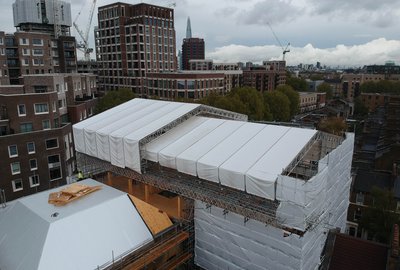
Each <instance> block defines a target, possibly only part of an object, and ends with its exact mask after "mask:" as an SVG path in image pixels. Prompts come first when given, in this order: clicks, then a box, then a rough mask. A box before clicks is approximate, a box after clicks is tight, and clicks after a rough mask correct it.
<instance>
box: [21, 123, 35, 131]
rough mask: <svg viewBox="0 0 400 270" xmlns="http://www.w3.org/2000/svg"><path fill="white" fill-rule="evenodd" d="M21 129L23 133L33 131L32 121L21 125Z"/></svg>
mask: <svg viewBox="0 0 400 270" xmlns="http://www.w3.org/2000/svg"><path fill="white" fill-rule="evenodd" d="M20 131H21V133H26V132H31V131H33V124H32V123H22V124H21V125H20Z"/></svg>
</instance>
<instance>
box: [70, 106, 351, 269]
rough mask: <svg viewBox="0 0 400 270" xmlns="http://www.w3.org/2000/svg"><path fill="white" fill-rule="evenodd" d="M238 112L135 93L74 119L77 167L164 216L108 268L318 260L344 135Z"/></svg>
mask: <svg viewBox="0 0 400 270" xmlns="http://www.w3.org/2000/svg"><path fill="white" fill-rule="evenodd" d="M246 120H247V117H246V116H244V115H241V114H237V113H232V112H228V111H224V110H220V109H216V108H212V107H208V106H204V105H200V104H185V103H177V102H165V101H155V100H145V99H134V100H132V101H129V102H126V103H124V104H122V105H120V106H117V107H115V108H113V109H110V110H108V111H106V112H104V113H101V114H99V115H96V116H94V117H92V118H90V119H87V120H85V121H83V122H80V123H78V124H76V125H74V139H75V148H76V151H77V160H78V167H79V169H80V170H82V171H83V173H84V174H85V175H93V178H95V179H96V180H97V181H100V182H103V183H105V184H107V185H109V186H112V187H115V188H117V189H119V190H122V191H124V192H126V193H128V194H130V195H132V196H134V197H135V198H138V199H140V200H142V201H143V202H145V203H147V204H150V205H152V206H154V207H156V208H157V209H159V210H160V211H162V212H165V213H167V214H168V216H169V217H170V218H171V220H172V221H173V226H172V228H173V229H169V230H167V231H166V232H165V233H160V234H158V235H157V237H155V238H154V241H152V243H150V244H148V245H146V246H143V247H142V248H140V249H139V250H137V251H135V252H132V253H131V254H124V256H120V257H119V258H114V259H113V263H112V265H110V266H108V268H107V269H111V268H113V269H141V268H143V269H174V268H176V267H181V269H193V268H194V267H200V268H203V269H317V268H318V267H319V265H320V264H321V263H322V261H323V254H322V250H323V248H324V245H325V241H326V238H327V234H328V232H329V230H331V229H339V230H341V231H342V232H343V231H344V229H345V227H346V216H347V207H348V202H349V190H350V184H351V174H350V168H351V159H352V154H353V142H354V136H353V134H346V135H345V136H343V137H339V136H335V135H331V134H327V133H323V132H320V131H317V130H312V129H301V128H293V127H285V126H275V125H264V124H257V123H250V122H247V121H246ZM171 250H174V252H171ZM165 265H167V266H168V267H166V268H163V267H165ZM172 266H173V267H172Z"/></svg>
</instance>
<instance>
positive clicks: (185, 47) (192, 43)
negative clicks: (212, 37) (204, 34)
mask: <svg viewBox="0 0 400 270" xmlns="http://www.w3.org/2000/svg"><path fill="white" fill-rule="evenodd" d="M204 58H205V45H204V39H202V38H184V39H183V44H182V69H183V70H189V69H190V64H189V60H193V59H204Z"/></svg>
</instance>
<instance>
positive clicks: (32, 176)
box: [29, 174, 40, 188]
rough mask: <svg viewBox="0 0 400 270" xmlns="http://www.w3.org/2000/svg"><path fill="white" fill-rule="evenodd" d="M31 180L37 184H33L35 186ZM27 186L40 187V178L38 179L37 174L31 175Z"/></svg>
mask: <svg viewBox="0 0 400 270" xmlns="http://www.w3.org/2000/svg"><path fill="white" fill-rule="evenodd" d="M33 178H36V179H37V183H35V184H34V183H33ZM29 185H30V187H31V188H32V187H37V186H39V185H40V177H39V175H38V174H33V175H31V176H29Z"/></svg>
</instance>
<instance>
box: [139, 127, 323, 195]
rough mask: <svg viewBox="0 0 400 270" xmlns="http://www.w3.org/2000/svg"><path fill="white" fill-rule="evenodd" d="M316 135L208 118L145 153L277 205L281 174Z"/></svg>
mask: <svg viewBox="0 0 400 270" xmlns="http://www.w3.org/2000/svg"><path fill="white" fill-rule="evenodd" d="M196 123H197V122H196ZM190 127H192V128H193V129H192V130H189V129H190ZM316 132H317V131H316V130H309V129H299V128H290V127H282V126H275V125H265V124H255V123H247V122H238V121H232V120H223V119H209V120H207V121H204V122H201V123H199V124H198V125H196V124H195V123H194V122H193V123H192V122H189V123H188V124H187V125H186V124H182V126H181V127H179V128H176V132H175V129H173V130H171V131H170V132H168V133H167V134H164V135H162V136H161V137H159V139H157V140H155V141H153V142H151V143H149V144H148V145H147V146H146V147H145V151H146V156H149V157H152V158H151V160H153V161H157V160H158V161H159V163H160V164H161V165H162V166H165V167H169V168H173V169H176V170H178V171H179V172H182V173H186V174H190V175H193V176H198V177H199V178H202V179H206V180H209V181H213V182H219V183H221V184H223V185H226V186H229V187H232V188H236V189H240V190H246V191H247V192H249V193H251V194H255V195H258V196H261V197H264V198H268V199H271V200H274V199H275V182H276V179H277V177H278V175H279V174H280V173H281V172H282V169H284V168H286V166H288V165H289V164H290V162H291V161H292V160H293V159H294V158H295V157H296V155H297V154H298V153H299V152H300V150H301V149H302V148H303V147H304V146H305V145H306V144H307V143H308V141H309V140H310V139H311V138H312V136H314V135H315V134H316ZM157 151H159V152H158V154H157V153H156V152H157Z"/></svg>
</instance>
